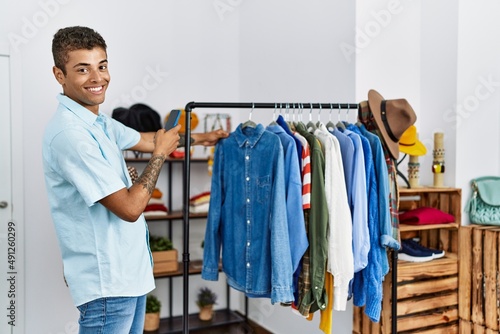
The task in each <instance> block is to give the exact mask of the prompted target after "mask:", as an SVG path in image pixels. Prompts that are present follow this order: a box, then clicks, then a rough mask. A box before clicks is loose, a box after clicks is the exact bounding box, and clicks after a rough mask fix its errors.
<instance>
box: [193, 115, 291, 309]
mask: <svg viewBox="0 0 500 334" xmlns="http://www.w3.org/2000/svg"><path fill="white" fill-rule="evenodd" d="M283 164H284V159H283V148H282V145H281V142H280V139H279V138H278V136H277V135H275V134H274V133H271V132H269V131H265V130H264V127H263V126H262V125H261V124H259V125H257V126H256V127H255V128H252V127H245V128H242V126H241V125H239V126H238V128H237V129H236V130H235V131H234V132H232V133H231V134H230V135H229V137H228V138H226V139H223V140H220V141H219V142H218V143H217V146H216V148H215V153H214V165H213V174H212V186H211V196H210V209H209V212H208V219H207V227H206V233H205V243H204V245H205V246H204V251H203V269H202V272H201V276H202V278H203V279H206V280H217V279H218V274H219V258H220V252H221V248H222V269H223V270H224V272H225V273H226V276H227V279H228V284H229V285H230V286H232V287H233V288H235V289H236V290H239V291H242V292H244V293H245V294H246V295H247V296H248V297H268V298H271V303H273V304H274V303H277V302H290V301H293V288H292V260H291V253H290V243H289V237H288V227H287V215H286V200H285V184H284V166H283Z"/></svg>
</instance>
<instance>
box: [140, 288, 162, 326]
mask: <svg viewBox="0 0 500 334" xmlns="http://www.w3.org/2000/svg"><path fill="white" fill-rule="evenodd" d="M160 309H161V302H160V301H159V300H158V298H156V296H154V295H148V296H147V297H146V317H145V319H144V330H145V331H156V330H158V329H159V328H160Z"/></svg>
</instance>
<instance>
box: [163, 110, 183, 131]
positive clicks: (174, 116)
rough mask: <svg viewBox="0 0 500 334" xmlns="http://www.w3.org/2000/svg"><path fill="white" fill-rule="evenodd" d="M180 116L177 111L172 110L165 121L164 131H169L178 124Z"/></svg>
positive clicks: (179, 112)
mask: <svg viewBox="0 0 500 334" xmlns="http://www.w3.org/2000/svg"><path fill="white" fill-rule="evenodd" d="M180 116H181V111H180V110H179V109H174V110H172V111H171V112H170V114H169V115H168V118H167V121H166V122H165V130H167V131H168V130H170V129H172V128H173V127H174V126H176V125H177V123H178V122H179V117H180Z"/></svg>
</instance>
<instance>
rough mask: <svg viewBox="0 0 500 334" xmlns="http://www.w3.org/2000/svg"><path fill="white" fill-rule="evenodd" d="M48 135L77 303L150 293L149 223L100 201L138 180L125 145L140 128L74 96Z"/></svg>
mask: <svg viewBox="0 0 500 334" xmlns="http://www.w3.org/2000/svg"><path fill="white" fill-rule="evenodd" d="M58 100H59V107H58V109H57V112H56V114H55V115H54V117H53V118H52V119H51V120H50V121H49V123H48V124H47V127H46V129H45V134H44V138H43V148H42V150H43V152H42V154H43V165H44V173H45V183H46V187H47V192H48V197H49V202H50V209H51V213H52V218H53V222H54V226H55V230H56V234H57V237H58V240H59V246H60V249H61V254H62V259H63V265H64V276H65V279H66V281H67V283H68V286H69V289H70V292H71V295H72V298H73V302H74V304H75V305H76V306H79V305H82V304H84V303H86V302H89V301H92V300H95V299H98V298H102V297H127V296H142V295H144V294H146V293H148V292H150V291H151V290H153V289H154V287H155V283H154V277H153V272H152V261H151V254H150V251H149V242H148V229H147V225H146V221H145V219H144V217H143V216H142V215H141V217H139V219H138V220H137V221H136V222H134V223H129V222H126V221H124V220H122V219H120V218H119V217H118V216H116V215H115V214H113V213H112V212H111V211H109V210H108V209H106V208H105V207H104V206H103V205H101V204H100V203H99V200H101V199H102V198H104V197H106V196H108V195H110V194H112V193H114V192H116V191H118V190H120V189H123V188H128V187H130V186H131V185H132V182H131V180H130V176H129V174H128V171H127V166H126V164H125V161H124V158H123V154H122V150H124V149H127V148H130V147H132V146H134V145H135V144H136V143H138V142H139V140H140V134H139V133H138V132H137V131H135V130H133V129H131V128H128V127H126V126H124V125H123V124H122V123H120V122H118V121H116V120H114V119H112V118H110V117H109V116H107V115H104V114H99V116H97V115H95V114H94V113H92V112H90V111H89V110H88V109H86V108H84V107H83V106H81V105H80V104H78V103H76V102H75V101H73V100H71V99H70V98H68V97H67V96H64V95H59V96H58Z"/></svg>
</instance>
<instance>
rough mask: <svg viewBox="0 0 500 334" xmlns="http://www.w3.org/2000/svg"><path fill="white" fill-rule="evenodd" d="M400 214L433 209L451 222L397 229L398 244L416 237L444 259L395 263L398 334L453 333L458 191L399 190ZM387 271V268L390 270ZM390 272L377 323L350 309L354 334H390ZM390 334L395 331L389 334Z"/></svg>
mask: <svg viewBox="0 0 500 334" xmlns="http://www.w3.org/2000/svg"><path fill="white" fill-rule="evenodd" d="M399 195H400V205H399V210H400V212H402V211H406V210H410V209H416V208H419V207H432V208H436V209H439V210H441V211H444V212H446V213H449V214H451V215H453V216H454V217H455V222H453V223H449V224H435V225H405V224H401V225H400V236H401V240H403V239H407V238H415V237H418V238H419V239H420V243H421V244H422V245H423V246H426V247H429V248H434V249H442V250H444V251H445V256H444V257H443V258H440V259H434V260H432V261H428V262H420V263H416V262H407V261H402V260H398V265H397V282H396V284H397V300H396V301H395V303H396V304H397V307H396V309H397V312H396V313H397V314H396V316H397V333H400V334H410V333H412V334H413V333H421V334H431V333H432V334H439V333H443V334H451V333H458V330H459V326H458V322H459V317H458V286H459V283H458V281H459V257H458V251H459V244H458V231H459V228H460V225H461V217H462V216H461V213H462V209H461V200H462V199H461V198H462V194H461V189H457V188H431V187H421V188H415V189H407V188H400V191H399ZM391 271H392V268H391ZM391 276H392V275H391V273H389V274H387V275H386V277H385V280H384V284H383V291H384V292H383V293H384V300H383V302H382V315H381V319H380V322H379V323H372V322H370V320H369V319H368V317H367V316H366V315H364V313H363V308H359V307H354V323H353V333H356V334H375V333H383V334H389V333H391V319H392V315H391V300H392V296H391V287H392V283H393V282H392V277H391ZM394 334H395V333H394Z"/></svg>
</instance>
